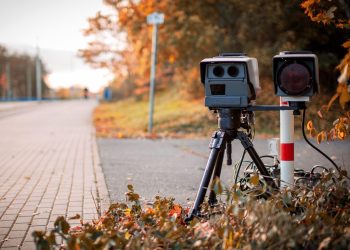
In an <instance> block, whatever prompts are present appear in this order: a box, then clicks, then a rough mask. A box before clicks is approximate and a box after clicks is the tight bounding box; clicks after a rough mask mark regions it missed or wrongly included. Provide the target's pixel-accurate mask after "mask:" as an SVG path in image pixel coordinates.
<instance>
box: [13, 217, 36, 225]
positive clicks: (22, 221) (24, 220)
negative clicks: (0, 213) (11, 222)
mask: <svg viewBox="0 0 350 250" xmlns="http://www.w3.org/2000/svg"><path fill="white" fill-rule="evenodd" d="M32 218H33V217H32V216H26V217H24V216H18V218H17V220H16V224H26V223H27V224H28V223H29V222H30V221H31V220H32Z"/></svg>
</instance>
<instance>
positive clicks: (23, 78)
mask: <svg viewBox="0 0 350 250" xmlns="http://www.w3.org/2000/svg"><path fill="white" fill-rule="evenodd" d="M35 63H36V58H35V57H33V56H30V55H27V54H20V53H10V52H9V51H8V50H7V49H6V47H4V46H2V45H0V98H2V99H6V98H8V81H10V82H11V90H12V91H11V92H12V94H11V99H21V98H27V99H30V98H35V97H36V88H35V84H36V79H35V77H36V76H35ZM40 64H41V69H42V75H43V76H45V75H46V74H47V69H46V67H45V65H44V63H43V62H42V61H41V60H40ZM8 76H10V79H8ZM28 81H29V82H30V84H28ZM41 81H42V86H43V87H42V91H43V97H48V96H49V87H48V85H47V84H46V82H45V79H44V78H42V79H41ZM30 85H31V87H30Z"/></svg>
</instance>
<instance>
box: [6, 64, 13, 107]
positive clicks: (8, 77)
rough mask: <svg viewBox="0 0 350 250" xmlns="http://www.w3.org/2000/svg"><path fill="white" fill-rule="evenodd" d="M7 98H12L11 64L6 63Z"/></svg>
mask: <svg viewBox="0 0 350 250" xmlns="http://www.w3.org/2000/svg"><path fill="white" fill-rule="evenodd" d="M6 82H7V99H9V100H11V99H12V83H11V65H10V63H9V62H7V63H6Z"/></svg>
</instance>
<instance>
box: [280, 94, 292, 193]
mask: <svg viewBox="0 0 350 250" xmlns="http://www.w3.org/2000/svg"><path fill="white" fill-rule="evenodd" d="M280 106H288V101H285V100H284V99H283V97H281V99H280ZM280 167H281V185H280V187H281V188H282V189H283V188H285V187H292V186H293V184H294V115H293V111H292V110H281V111H280Z"/></svg>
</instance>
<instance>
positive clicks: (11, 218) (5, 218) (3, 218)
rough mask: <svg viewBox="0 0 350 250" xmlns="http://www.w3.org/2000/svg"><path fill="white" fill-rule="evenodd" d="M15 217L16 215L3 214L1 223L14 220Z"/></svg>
mask: <svg viewBox="0 0 350 250" xmlns="http://www.w3.org/2000/svg"><path fill="white" fill-rule="evenodd" d="M16 217H17V214H6V213H5V214H4V215H3V216H2V217H1V221H6V220H12V221H13V220H15V219H16Z"/></svg>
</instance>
